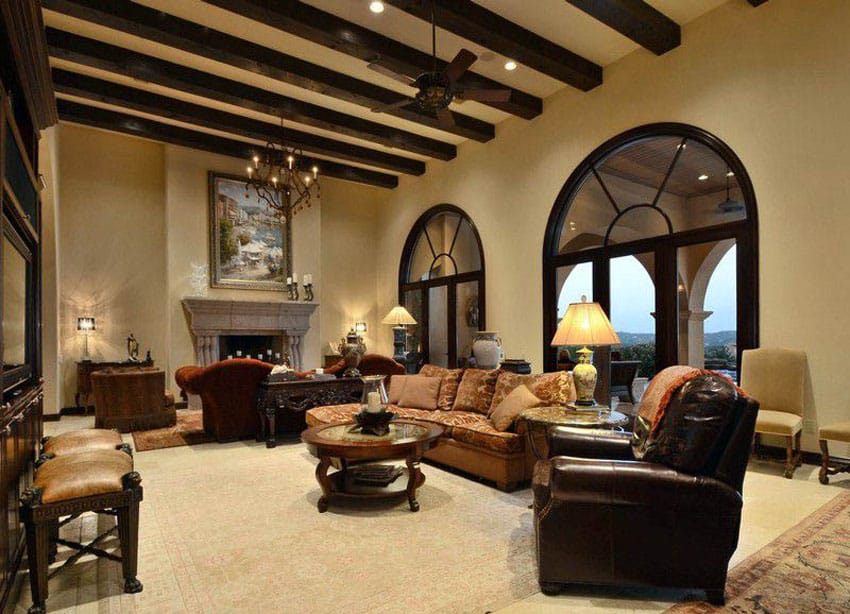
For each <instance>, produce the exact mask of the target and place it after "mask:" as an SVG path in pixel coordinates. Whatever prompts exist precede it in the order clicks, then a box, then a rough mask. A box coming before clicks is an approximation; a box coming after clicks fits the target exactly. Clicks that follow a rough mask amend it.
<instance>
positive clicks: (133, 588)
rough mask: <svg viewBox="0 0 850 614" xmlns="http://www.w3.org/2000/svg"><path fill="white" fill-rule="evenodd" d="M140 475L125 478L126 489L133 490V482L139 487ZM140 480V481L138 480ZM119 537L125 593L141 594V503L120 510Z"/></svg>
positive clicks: (137, 502) (136, 501)
mask: <svg viewBox="0 0 850 614" xmlns="http://www.w3.org/2000/svg"><path fill="white" fill-rule="evenodd" d="M138 476H139V474H138V473H135V474H134V473H131V474H129V475H128V476H126V477H125V486H124V487H125V488H132V487H133V486H132V484H131V483H132V482H133V481H134V480H137V481H136V484H137V485H138V483H139V482H141V478H140V477H138ZM137 478H138V479H137ZM117 511H118V537H119V539H120V540H121V570H122V572H123V574H124V592H125V593H139V592H141V591H142V583H141V582H139V579H138V578H137V577H136V572H137V567H138V560H139V501H138V500H133V501H131V502H130V503H129V505H127V506H125V507H119V508H118V510H117Z"/></svg>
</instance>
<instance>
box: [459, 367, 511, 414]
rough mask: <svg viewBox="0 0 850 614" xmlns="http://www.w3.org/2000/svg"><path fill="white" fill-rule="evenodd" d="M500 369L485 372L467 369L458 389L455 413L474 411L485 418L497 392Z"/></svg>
mask: <svg viewBox="0 0 850 614" xmlns="http://www.w3.org/2000/svg"><path fill="white" fill-rule="evenodd" d="M499 373H500V371H499V369H493V370H492V371H484V370H482V369H467V370H466V371H465V372H464V374H463V378H462V379H461V380H460V386H458V389H457V397H456V398H455V402H454V405H453V406H452V410H453V411H474V412H477V413H479V414H484V415H485V416H486V415H487V413H488V412H489V411H490V403H491V402H492V401H493V394H494V393H495V392H496V380H497V379H498V377H499Z"/></svg>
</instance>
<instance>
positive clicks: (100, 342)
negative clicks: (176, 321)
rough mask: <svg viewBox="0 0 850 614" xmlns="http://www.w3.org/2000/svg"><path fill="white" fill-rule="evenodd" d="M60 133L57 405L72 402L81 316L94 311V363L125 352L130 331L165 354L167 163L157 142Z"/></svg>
mask: <svg viewBox="0 0 850 614" xmlns="http://www.w3.org/2000/svg"><path fill="white" fill-rule="evenodd" d="M59 130H60V135H59V139H58V141H59V143H58V150H59V156H58V166H59V168H58V169H57V172H58V173H59V177H60V186H59V201H60V203H61V204H60V206H59V233H58V235H59V261H60V264H61V266H60V270H59V285H60V290H59V297H60V299H59V300H60V310H59V313H60V337H59V344H60V352H61V354H62V357H63V367H62V372H63V376H62V380H63V391H64V393H63V403H64V404H65V405H71V404H73V399H74V391H75V389H76V361H77V360H79V359H80V358H81V357H82V353H83V338H82V337H81V336H80V335H79V334H78V333H77V330H76V318H77V317H78V316H81V315H92V316H94V317H95V318H97V332H96V334H93V335H91V337H90V338H89V353H90V354H91V356H92V359H93V360H116V359H121V358H124V357H126V338H127V335H129V334H130V333H131V332H132V333H134V334H135V336H136V339H138V341H139V343H140V346H141V352H142V354H143V355H144V352H145V351H146V350H147V349H148V348H150V350H151V353H152V355H153V356H154V358H160V357H163V356H165V355H166V351H167V347H168V338H167V331H166V326H165V322H166V304H165V301H164V300H163V299H164V297H165V296H166V288H167V282H166V275H165V248H166V243H165V199H164V198H163V195H164V194H165V173H164V168H165V167H164V164H163V160H164V157H163V148H162V146H161V145H158V144H156V143H151V142H148V141H143V140H141V139H131V138H126V137H123V136H120V135H115V134H109V133H106V132H102V131H98V130H90V129H86V128H79V127H76V126H66V125H63V126H60V128H59Z"/></svg>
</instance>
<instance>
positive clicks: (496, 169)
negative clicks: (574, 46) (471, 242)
mask: <svg viewBox="0 0 850 614" xmlns="http://www.w3.org/2000/svg"><path fill="white" fill-rule="evenodd" d="M848 23H850V2H846V1H845V0H811V1H806V2H801V1H799V0H771V1H770V2H768V3H766V4H764V5H762V6H761V7H759V8H757V9H754V8H753V7H752V6H751V5H750V4H749V3H748V2H745V1H744V0H730V2H728V3H727V4H725V5H722V6H721V7H719V8H718V9H716V10H714V11H712V12H710V13H708V14H707V15H706V16H704V17H703V18H701V19H699V20H697V21H694V22H692V23H690V24H688V25H686V26H685V27H684V29H683V41H682V46H681V47H679V48H678V49H675V50H674V51H671V52H669V53H667V54H665V55H664V56H661V57H656V56H654V55H652V54H651V53H649V52H646V51H643V50H639V51H636V52H635V53H633V54H631V55H629V56H628V57H626V58H624V59H623V60H621V61H619V62H617V63H615V64H613V65H611V66H609V67H607V68H606V69H605V83H604V84H603V85H602V86H600V87H598V88H596V89H595V90H593V91H591V92H588V93H581V92H577V91H574V90H571V89H569V88H567V89H566V90H565V91H563V92H561V93H559V94H556V95H555V96H553V97H551V98H549V99H547V100H546V101H545V105H544V113H543V115H542V116H540V117H538V118H537V119H535V120H533V121H522V120H519V119H510V120H507V121H506V122H504V123H503V124H500V125H499V127H498V129H497V135H496V138H495V139H494V140H493V141H491V142H490V143H487V144H481V143H472V142H470V143H466V144H464V145H462V146H461V147H460V148H459V154H458V157H457V159H456V160H453V161H451V162H448V163H443V162H431V163H429V165H428V172H427V173H426V175H424V176H423V177H421V178H403V179H402V183H401V186H400V187H399V189H397V190H395V191H394V193H393V194H392V196H391V199H390V203H389V206H388V207H386V208H384V209H383V210H382V215H381V217H380V222H379V224H378V229H379V231H380V235H379V237H378V243H379V253H378V258H377V266H378V302H379V306H380V309H379V311H384V310H386V309H389V307H390V306H392V304H393V303H394V302H395V298H396V291H397V290H396V283H395V281H396V280H395V277H396V271H397V267H398V258H399V256H400V254H401V249H402V246H403V243H404V239H405V237H406V235H407V232H408V231H409V229H410V227H411V225H412V224H413V222H414V221H415V220H416V218H417V217H418V216H419V215H420V214H421V213H422V212H423V211H424V210H425V209H427V208H428V207H430V206H432V205H434V204H436V203H441V202H448V203H453V204H456V205H458V206H460V207H462V208H463V209H465V210H466V211H467V213H469V215H470V216H471V217H472V219H473V221H474V222H475V224H476V225H477V227H478V229H479V231H480V233H481V238H482V241H483V243H484V251H485V257H486V265H487V309H488V313H487V324H488V328H491V329H493V330H498V331H499V332H500V333H501V336H502V339H503V340H504V343H505V346H506V350H507V353H508V354H509V355H510V356H513V357H519V356H525V357H526V358H528V359H530V360H532V362H533V363H534V366H535V367H536V368H537V369H540V368H541V366H542V347H543V337H542V306H541V302H540V301H541V299H540V297H541V294H542V258H541V254H542V246H543V234H544V230H545V228H546V221H547V217H548V215H549V212H550V210H551V207H552V204H553V202H554V201H555V197H556V195H557V193H558V191H559V190H560V189H561V187H562V186H563V184H564V182H565V181H566V179H567V177H568V176H569V175H570V173H571V172H572V171H573V169H575V167H576V166H577V165H578V164H579V162H580V161H581V160H582V159H583V158H584V157H585V156H586V155H587V154H589V153H590V152H591V151H592V150H593V149H594V148H595V147H597V146H598V145H599V144H601V143H602V142H604V141H605V140H606V139H608V138H610V137H612V136H614V135H616V134H618V133H620V132H623V131H625V130H627V129H629V128H633V127H635V126H638V125H641V124H646V123H651V122H659V121H676V122H685V123H689V124H694V125H697V126H700V127H702V128H704V129H706V130H708V131H710V132H712V133H714V134H715V135H717V136H718V137H720V138H721V139H723V140H724V141H725V142H726V143H727V144H729V145H730V146H731V147H732V149H734V150H735V152H736V153H737V154H738V156H739V157H740V158H741V159H742V160H743V162H744V165H745V166H746V168H747V170H748V171H749V174H750V177H751V179H752V181H753V184H754V186H755V192H756V197H757V199H758V207H759V216H760V226H759V238H760V257H761V265H760V296H761V311H760V315H761V329H760V330H761V343H762V345H764V346H774V345H782V346H787V347H792V348H801V349H804V350H805V351H806V352H807V353H808V356H809V362H810V370H811V392H812V394H811V395H810V397H811V398H810V400H809V404H808V405H809V406H808V408H807V410H806V420H807V423H806V424H807V427H806V428H807V431H808V432H807V433H806V435H805V437H804V443H805V447H806V448H807V449H810V450H814V449H816V443H815V437H814V436H813V435H812V434H811V431H812V428H813V427H814V426H815V424H824V423H827V422H834V421H838V420H842V419H843V420H846V419H848V417H850V404H848V402H847V400H846V390H845V388H846V386H845V373H844V372H845V370H846V366H845V362H846V361H845V357H846V354H847V348H848V347H850V312H848V311H847V309H846V305H847V304H848V302H850V286H848V284H846V283H843V281H842V279H841V277H840V275H839V276H838V277H836V275H835V273H836V272H837V271H843V270H848V269H850V250H848V249H847V236H848V233H850V213H848V208H847V206H846V202H845V195H846V194H847V193H848V192H850V174H848V173H847V172H846V164H847V154H846V143H848V142H850V117H848V115H850V104H848V101H850V80H848V79H847V65H848V62H850V37H848V36H847V24H848ZM380 342H381V344H380V347H381V349H382V350H383V351H384V352H389V351H391V348H392V338H391V334H390V331H381V337H380Z"/></svg>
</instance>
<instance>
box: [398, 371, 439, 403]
mask: <svg viewBox="0 0 850 614" xmlns="http://www.w3.org/2000/svg"><path fill="white" fill-rule="evenodd" d="M441 381H442V378H440V377H427V376H425V375H411V376H409V377H408V378H407V382H406V383H405V385H404V389H403V390H402V391H401V398H400V399H399V400H398V404H399V405H400V406H401V407H410V408H412V409H429V410H431V409H437V397H438V396H439V394H440V382H441Z"/></svg>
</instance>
